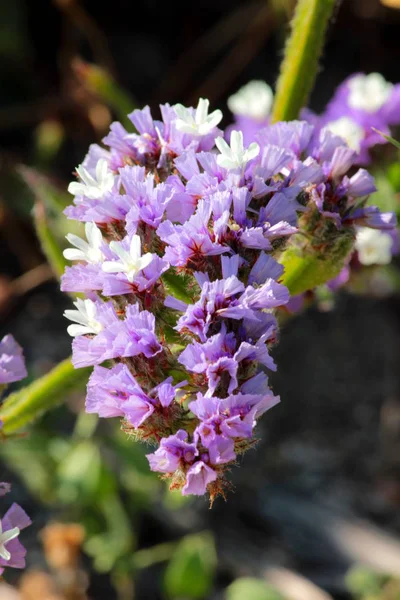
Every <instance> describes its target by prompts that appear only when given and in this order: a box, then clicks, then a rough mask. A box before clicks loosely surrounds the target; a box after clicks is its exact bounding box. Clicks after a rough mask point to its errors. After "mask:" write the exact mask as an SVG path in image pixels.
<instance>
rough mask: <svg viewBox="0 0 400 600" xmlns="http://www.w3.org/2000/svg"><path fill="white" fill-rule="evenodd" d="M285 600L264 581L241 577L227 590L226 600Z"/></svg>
mask: <svg viewBox="0 0 400 600" xmlns="http://www.w3.org/2000/svg"><path fill="white" fill-rule="evenodd" d="M247 598H248V599H249V600H250V599H251V600H284V598H283V596H281V594H280V593H279V592H278V591H276V590H275V588H273V587H272V586H270V585H268V584H267V583H265V581H263V580H262V579H256V578H255V577H239V579H236V580H235V581H234V582H233V583H231V585H230V586H229V587H228V588H227V589H226V592H225V600H245V599H246V600H247Z"/></svg>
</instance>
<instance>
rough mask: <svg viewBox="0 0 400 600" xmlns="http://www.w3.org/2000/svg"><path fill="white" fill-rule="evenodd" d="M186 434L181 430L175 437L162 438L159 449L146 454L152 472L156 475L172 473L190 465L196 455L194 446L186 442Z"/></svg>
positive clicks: (196, 451)
mask: <svg viewBox="0 0 400 600" xmlns="http://www.w3.org/2000/svg"><path fill="white" fill-rule="evenodd" d="M187 439H188V434H187V432H186V431H184V430H183V429H180V430H179V431H177V433H176V434H175V435H170V436H169V437H167V438H163V439H162V440H161V442H160V446H159V448H157V450H156V451H155V452H153V453H152V454H147V459H148V461H149V464H150V468H151V470H152V471H157V472H158V473H173V472H174V471H176V470H177V469H178V468H179V467H183V466H184V465H185V464H186V463H189V464H191V463H192V462H193V461H194V459H195V457H196V456H197V454H198V450H197V448H196V445H195V444H191V443H189V442H187Z"/></svg>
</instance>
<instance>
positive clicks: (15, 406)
mask: <svg viewBox="0 0 400 600" xmlns="http://www.w3.org/2000/svg"><path fill="white" fill-rule="evenodd" d="M89 373H90V369H74V367H73V365H72V363H71V359H70V358H67V359H66V360H64V361H62V362H61V363H59V364H58V365H57V366H56V367H54V369H52V370H51V371H50V372H49V373H47V374H46V375H43V377H41V378H40V379H37V380H36V381H34V382H33V383H31V384H30V385H28V386H26V387H24V388H22V389H21V390H18V391H16V392H14V393H13V394H10V395H9V396H8V398H7V399H6V400H5V402H4V403H3V405H2V406H1V408H0V420H1V421H3V423H4V426H3V429H2V431H3V432H4V433H5V434H10V433H15V432H16V431H18V430H19V429H21V428H22V427H24V426H25V425H27V424H28V423H30V422H31V421H33V420H35V419H37V418H38V417H39V416H40V415H41V414H42V413H44V412H46V411H48V410H50V409H52V408H54V407H55V406H57V405H58V404H60V403H61V402H63V400H64V399H65V396H66V395H67V394H68V393H70V392H72V391H75V390H79V389H80V388H81V389H83V388H84V385H85V383H86V381H87V379H88V376H89Z"/></svg>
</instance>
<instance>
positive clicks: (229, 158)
mask: <svg viewBox="0 0 400 600" xmlns="http://www.w3.org/2000/svg"><path fill="white" fill-rule="evenodd" d="M215 145H216V146H217V148H218V150H219V151H220V155H219V156H218V158H217V163H218V164H219V166H220V167H224V169H228V171H230V170H232V169H241V170H244V169H245V168H246V165H247V163H248V162H249V161H250V160H253V158H256V156H258V155H259V153H260V146H259V145H258V144H257V143H256V142H253V143H251V144H250V146H249V147H248V148H244V146H243V134H242V132H241V131H232V133H231V142H230V146H229V145H228V144H227V143H226V141H225V140H224V139H223V138H222V137H218V138H217V139H216V140H215Z"/></svg>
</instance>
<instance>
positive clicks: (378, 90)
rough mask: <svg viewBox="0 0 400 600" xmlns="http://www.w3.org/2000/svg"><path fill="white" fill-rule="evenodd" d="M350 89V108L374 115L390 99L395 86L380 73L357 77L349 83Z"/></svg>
mask: <svg viewBox="0 0 400 600" xmlns="http://www.w3.org/2000/svg"><path fill="white" fill-rule="evenodd" d="M349 87H350V94H349V100H348V102H349V106H350V107H351V108H356V109H360V110H365V111H366V112H369V113H373V112H376V111H377V110H379V109H380V108H381V107H382V106H383V105H384V104H385V102H386V101H387V100H388V99H389V96H390V94H391V93H392V89H393V84H391V83H389V82H388V81H386V79H385V78H384V77H382V75H381V74H380V73H370V74H369V75H357V76H356V77H354V78H353V79H351V81H349Z"/></svg>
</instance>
